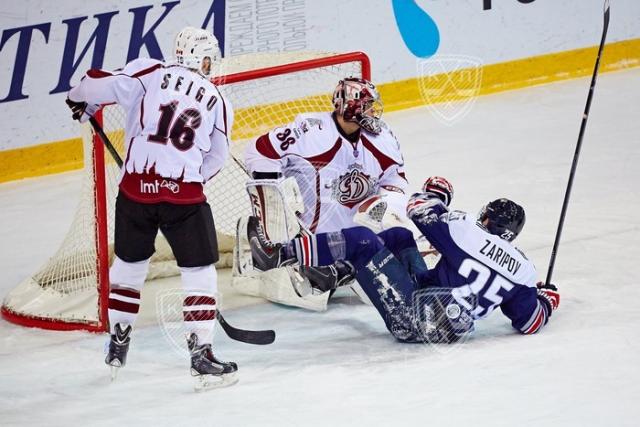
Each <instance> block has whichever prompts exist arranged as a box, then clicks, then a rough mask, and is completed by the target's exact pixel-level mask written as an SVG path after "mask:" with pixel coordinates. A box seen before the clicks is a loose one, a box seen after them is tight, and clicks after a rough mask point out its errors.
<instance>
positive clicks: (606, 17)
mask: <svg viewBox="0 0 640 427" xmlns="http://www.w3.org/2000/svg"><path fill="white" fill-rule="evenodd" d="M609 11H610V0H605V2H604V26H603V28H602V39H601V40H600V47H599V48H598V56H597V57H596V65H595V67H594V70H593V75H592V77H591V86H590V88H589V95H588V96H587V105H586V107H585V109H584V114H583V116H582V124H581V126H580V134H579V135H578V143H577V144H576V151H575V153H574V155H573V164H572V165H571V172H570V173H569V182H567V189H566V191H565V193H564V201H563V202H562V211H561V213H560V221H559V222H558V229H557V231H556V239H555V241H554V243H553V249H552V250H551V259H550V261H549V270H548V271H547V280H546V284H547V285H549V284H550V283H551V276H552V275H553V268H554V266H555V263H556V255H557V253H558V246H559V245H560V236H561V235H562V228H563V226H564V219H565V216H566V214H567V206H568V205H569V197H570V196H571V188H572V187H573V177H574V176H575V173H576V167H577V166H578V158H579V157H580V148H581V147H582V139H583V138H584V131H585V129H586V127H587V119H588V118H589V111H590V110H591V101H592V99H593V92H594V90H595V87H596V80H597V78H598V70H599V69H600V58H601V56H602V51H603V50H604V44H605V41H606V39H607V31H608V30H609V15H610V13H609Z"/></svg>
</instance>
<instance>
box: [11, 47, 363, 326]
mask: <svg viewBox="0 0 640 427" xmlns="http://www.w3.org/2000/svg"><path fill="white" fill-rule="evenodd" d="M219 70H220V71H219V72H218V73H217V74H218V76H219V77H216V78H214V79H213V81H214V83H216V85H218V86H219V88H220V90H221V92H222V94H223V96H225V98H226V99H227V100H228V101H230V103H231V105H232V106H233V108H234V111H235V121H234V126H233V131H232V141H233V143H232V146H231V155H232V156H234V157H235V158H236V159H237V160H241V158H242V150H243V149H244V146H245V145H246V143H247V142H248V141H250V140H252V139H254V138H256V137H258V136H260V135H261V134H264V133H266V132H268V131H269V130H270V129H272V128H273V127H275V126H280V125H284V124H286V123H288V122H291V121H292V120H293V119H294V118H295V116H296V115H297V114H300V113H304V112H313V111H330V110H331V109H332V105H331V94H332V92H333V89H334V88H335V85H336V84H337V82H338V80H339V79H341V78H344V77H349V76H356V77H362V78H366V79H371V66H370V61H369V58H368V57H367V55H366V54H364V53H362V52H351V53H345V54H318V53H270V54H251V55H242V56H237V57H231V58H225V59H223V61H222V62H221V64H220V65H219ZM96 118H97V119H98V121H99V122H100V123H101V124H102V126H103V127H104V129H105V132H106V133H107V135H109V138H110V139H111V140H112V142H113V143H114V145H116V147H117V149H118V150H119V151H120V153H123V151H124V146H125V143H124V135H123V127H124V119H125V118H124V114H123V112H122V110H121V109H120V108H119V107H117V106H107V107H105V108H103V110H101V111H100V112H99V113H98V114H97V115H96ZM83 132H84V135H83V140H84V146H85V168H84V175H83V185H82V187H83V189H82V194H81V195H80V201H79V205H78V209H77V211H76V215H75V217H74V221H73V223H72V226H71V228H70V230H69V232H68V233H67V235H66V237H65V239H64V241H63V242H62V244H61V246H60V248H59V249H58V251H57V252H56V253H55V254H54V256H53V257H52V258H51V259H50V260H49V261H48V262H47V263H46V264H45V265H44V266H43V267H42V268H41V269H40V270H38V271H37V272H36V273H34V274H33V275H31V276H30V277H28V278H27V279H26V280H24V281H23V282H21V283H20V284H19V285H18V286H17V287H16V288H14V289H13V290H12V291H11V292H9V294H8V295H7V296H6V297H5V299H4V301H3V304H2V316H3V317H4V318H5V319H7V320H9V321H10V322H13V323H16V324H20V325H23V326H29V327H39V328H44V329H53V330H87V331H93V332H100V331H105V330H106V329H107V324H108V320H107V319H108V318H107V306H108V298H109V280H108V276H109V264H110V261H111V259H112V257H113V243H112V242H113V212H114V200H115V196H116V194H117V182H118V178H119V172H120V171H119V168H118V167H117V166H116V165H115V163H114V162H113V160H112V159H111V158H109V155H108V153H106V152H105V150H104V146H103V145H102V143H101V141H100V140H99V138H98V137H97V136H96V135H93V134H92V133H91V132H90V130H89V128H88V126H85V127H84V128H83ZM246 178H247V176H246V173H245V172H244V171H243V170H242V167H241V165H239V164H237V163H236V162H235V161H234V160H229V161H228V162H227V165H226V166H225V167H224V168H223V170H222V171H221V173H220V174H219V175H218V176H217V177H215V178H214V179H213V180H212V181H211V182H210V183H208V184H207V185H206V186H205V193H206V194H207V198H208V200H209V203H210V204H211V206H212V209H213V211H214V219H215V221H216V229H217V231H218V240H219V244H220V249H221V252H223V254H222V255H221V261H220V263H219V264H218V267H225V266H229V265H230V260H231V255H230V252H231V248H232V246H233V236H234V234H235V233H234V230H235V222H236V221H237V219H238V218H239V217H240V216H241V215H248V214H249V213H250V205H249V202H248V199H247V196H246V193H245V191H244V182H245V181H246ZM177 274H178V270H177V268H176V266H175V261H174V260H173V258H172V254H171V251H170V249H169V248H168V245H167V244H166V242H165V241H164V239H163V238H162V237H159V238H158V240H157V241H156V254H154V256H153V257H152V260H151V268H150V273H149V275H148V277H147V280H152V279H154V278H158V277H166V276H172V275H177Z"/></svg>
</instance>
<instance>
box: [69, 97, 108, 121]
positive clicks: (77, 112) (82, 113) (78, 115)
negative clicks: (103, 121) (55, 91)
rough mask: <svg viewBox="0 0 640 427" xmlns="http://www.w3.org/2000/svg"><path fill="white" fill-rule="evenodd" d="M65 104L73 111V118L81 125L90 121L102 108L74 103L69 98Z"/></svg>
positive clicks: (83, 103)
mask: <svg viewBox="0 0 640 427" xmlns="http://www.w3.org/2000/svg"><path fill="white" fill-rule="evenodd" d="M65 102H66V103H67V106H68V107H69V108H70V109H71V113H72V114H71V118H72V119H73V120H77V121H79V122H80V123H84V122H86V121H87V120H89V117H91V116H93V115H94V114H95V113H96V111H98V109H99V108H100V106H99V105H89V104H87V103H86V102H77V101H72V100H70V99H69V98H67V99H66V101H65Z"/></svg>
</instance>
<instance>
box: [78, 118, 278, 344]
mask: <svg viewBox="0 0 640 427" xmlns="http://www.w3.org/2000/svg"><path fill="white" fill-rule="evenodd" d="M89 122H90V123H91V127H93V130H94V131H95V132H96V134H97V135H98V136H99V137H100V139H101V140H102V142H103V143H104V145H105V147H107V150H108V151H109V153H110V154H111V157H113V160H114V161H115V162H116V164H117V165H118V167H122V164H123V163H122V157H120V154H118V151H117V150H116V148H115V147H114V146H113V144H112V143H111V140H110V139H109V137H108V136H107V134H105V133H104V130H103V129H102V126H100V123H98V121H97V120H96V118H95V117H93V116H92V117H90V118H89ZM216 317H217V318H218V322H219V323H220V326H222V329H223V330H224V332H225V333H226V334H227V336H228V337H229V338H231V339H234V340H236V341H242V342H244V343H247V344H256V345H265V344H271V343H272V342H273V341H275V339H276V333H275V331H273V330H271V329H266V330H260V331H249V330H245V329H238V328H235V327H233V326H231V325H230V324H228V323H227V321H226V320H225V318H224V317H222V313H220V311H219V310H216Z"/></svg>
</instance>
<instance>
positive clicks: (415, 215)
mask: <svg viewBox="0 0 640 427" xmlns="http://www.w3.org/2000/svg"><path fill="white" fill-rule="evenodd" d="M438 207H439V208H438ZM434 208H435V210H437V212H434ZM446 211H447V208H446V206H445V205H444V203H442V200H440V197H438V196H437V195H435V194H434V193H431V192H426V193H415V194H413V195H412V196H411V198H410V199H409V202H407V217H408V218H409V219H412V220H421V219H426V217H428V216H430V215H432V214H436V216H437V215H439V214H440V213H444V212H446Z"/></svg>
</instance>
